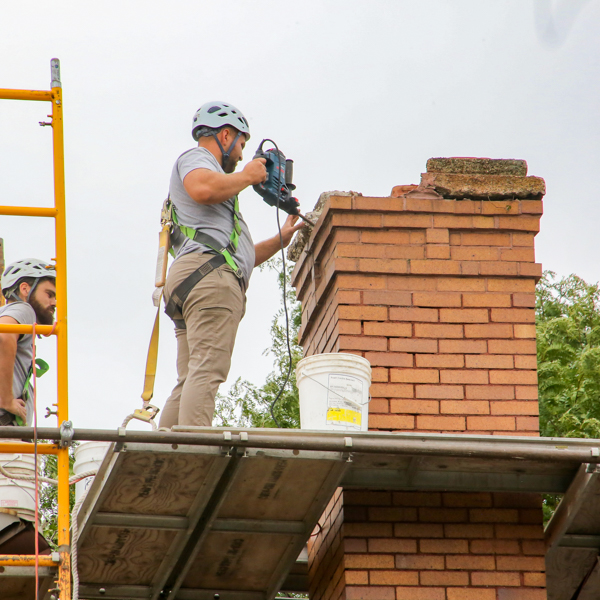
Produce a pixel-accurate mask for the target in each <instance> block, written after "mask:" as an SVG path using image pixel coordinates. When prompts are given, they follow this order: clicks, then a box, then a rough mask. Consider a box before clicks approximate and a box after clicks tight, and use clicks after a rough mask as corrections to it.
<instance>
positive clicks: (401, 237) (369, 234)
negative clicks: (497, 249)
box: [360, 229, 508, 245]
mask: <svg viewBox="0 0 600 600" xmlns="http://www.w3.org/2000/svg"><path fill="white" fill-rule="evenodd" d="M360 241H361V242H362V243H363V244H410V236H409V233H408V232H407V231H370V230H368V229H366V230H363V231H361V232H360ZM507 245H508V244H507Z"/></svg>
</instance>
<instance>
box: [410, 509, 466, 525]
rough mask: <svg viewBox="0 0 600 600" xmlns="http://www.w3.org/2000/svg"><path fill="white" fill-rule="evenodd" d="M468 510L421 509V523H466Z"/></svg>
mask: <svg viewBox="0 0 600 600" xmlns="http://www.w3.org/2000/svg"><path fill="white" fill-rule="evenodd" d="M467 515H468V513H467V510H466V509H465V508H430V507H426V508H420V509H419V521H423V522H425V523H466V522H467V520H468V519H467Z"/></svg>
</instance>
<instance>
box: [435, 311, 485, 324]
mask: <svg viewBox="0 0 600 600" xmlns="http://www.w3.org/2000/svg"><path fill="white" fill-rule="evenodd" d="M440 321H441V322H442V323H487V322H488V321H489V319H488V311H487V309H485V308H442V309H440Z"/></svg>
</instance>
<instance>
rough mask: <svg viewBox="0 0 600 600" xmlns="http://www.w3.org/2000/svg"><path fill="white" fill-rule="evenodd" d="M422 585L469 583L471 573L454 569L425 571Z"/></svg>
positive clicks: (421, 579)
mask: <svg viewBox="0 0 600 600" xmlns="http://www.w3.org/2000/svg"><path fill="white" fill-rule="evenodd" d="M420 581H421V585H468V584H469V574H468V573H466V572H465V573H457V572H452V571H423V572H422V573H421V574H420Z"/></svg>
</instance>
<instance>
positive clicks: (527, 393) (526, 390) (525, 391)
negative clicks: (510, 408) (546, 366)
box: [515, 385, 538, 400]
mask: <svg viewBox="0 0 600 600" xmlns="http://www.w3.org/2000/svg"><path fill="white" fill-rule="evenodd" d="M515 396H516V398H517V400H537V398H538V387H537V385H517V386H515Z"/></svg>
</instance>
